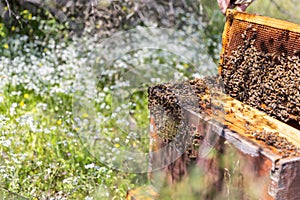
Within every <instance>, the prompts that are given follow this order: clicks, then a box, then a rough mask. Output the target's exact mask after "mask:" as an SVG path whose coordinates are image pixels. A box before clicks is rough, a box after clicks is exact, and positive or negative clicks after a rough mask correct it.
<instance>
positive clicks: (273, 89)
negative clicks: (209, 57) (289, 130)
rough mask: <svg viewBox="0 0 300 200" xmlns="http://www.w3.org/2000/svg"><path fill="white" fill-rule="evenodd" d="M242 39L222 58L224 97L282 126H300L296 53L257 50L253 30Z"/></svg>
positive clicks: (299, 69)
mask: <svg viewBox="0 0 300 200" xmlns="http://www.w3.org/2000/svg"><path fill="white" fill-rule="evenodd" d="M241 37H242V39H243V45H240V46H238V47H237V48H236V49H235V50H233V51H232V52H231V54H230V55H227V56H224V62H223V63H222V64H221V67H222V71H221V76H222V78H223V81H224V86H225V91H226V93H227V94H229V95H230V96H232V97H233V98H236V99H237V100H239V101H241V102H244V103H246V104H248V105H251V106H253V107H255V108H258V109H260V110H263V111H265V112H266V113H268V114H269V115H271V116H273V117H275V118H277V119H280V120H282V121H284V122H292V121H294V122H295V121H296V122H297V123H300V117H299V116H300V59H299V53H297V52H296V51H295V52H294V55H293V56H286V52H285V51H282V52H281V53H278V52H277V53H276V54H275V53H269V52H268V51H267V50H266V48H263V47H261V50H260V51H259V50H257V48H256V47H255V42H256V39H257V31H256V29H255V28H249V29H246V30H245V31H244V32H243V33H242V35H241Z"/></svg>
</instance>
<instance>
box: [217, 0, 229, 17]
mask: <svg viewBox="0 0 300 200" xmlns="http://www.w3.org/2000/svg"><path fill="white" fill-rule="evenodd" d="M218 4H219V7H220V10H221V12H222V13H223V14H224V15H225V13H226V10H227V8H228V7H229V4H230V0H218Z"/></svg>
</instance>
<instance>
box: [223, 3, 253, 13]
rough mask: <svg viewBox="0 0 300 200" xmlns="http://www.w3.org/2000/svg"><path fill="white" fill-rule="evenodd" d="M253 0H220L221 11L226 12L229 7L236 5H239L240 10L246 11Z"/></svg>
mask: <svg viewBox="0 0 300 200" xmlns="http://www.w3.org/2000/svg"><path fill="white" fill-rule="evenodd" d="M253 1H254V0H218V4H219V7H220V10H221V12H222V13H223V14H225V13H226V10H227V9H233V8H235V7H237V10H238V11H245V10H246V8H247V7H248V6H249V5H250V4H251V3H252V2H253Z"/></svg>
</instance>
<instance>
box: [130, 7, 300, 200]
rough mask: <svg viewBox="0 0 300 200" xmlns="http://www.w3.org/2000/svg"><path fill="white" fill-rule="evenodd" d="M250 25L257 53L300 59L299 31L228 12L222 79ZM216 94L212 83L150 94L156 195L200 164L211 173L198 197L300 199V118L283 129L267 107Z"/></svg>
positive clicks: (293, 117) (164, 88) (190, 83)
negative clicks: (299, 51) (255, 33)
mask: <svg viewBox="0 0 300 200" xmlns="http://www.w3.org/2000/svg"><path fill="white" fill-rule="evenodd" d="M249 27H250V28H251V29H252V30H255V32H257V33H258V36H256V37H257V38H258V39H257V41H256V42H255V43H254V46H255V47H256V49H257V50H258V51H262V52H263V53H272V54H280V55H283V56H293V55H297V53H298V50H300V39H299V38H300V36H299V33H300V27H299V26H298V25H295V24H292V23H288V22H285V21H281V20H276V19H271V18H266V17H262V16H257V15H251V14H246V13H239V12H236V11H228V13H227V20H226V24H225V29H224V33H223V44H222V45H223V49H222V52H221V60H220V67H219V74H220V75H222V70H223V68H225V64H226V56H231V55H232V52H233V51H235V50H236V49H235V48H237V47H238V46H240V45H241V44H243V40H242V39H241V38H239V37H238V35H242V34H244V30H245V29H249ZM274 31H275V33H276V34H275V35H274V34H273V33H274ZM233 38H234V39H233ZM270 39H272V41H271V40H270ZM265 41H268V43H266V42H265ZM274 41H277V42H274ZM223 78H224V77H223ZM215 80H216V82H217V83H218V84H215V85H220V83H219V79H218V78H216V79H215ZM198 83H199V84H198ZM224 84H225V91H226V92H228V91H227V90H228V87H227V85H226V83H224ZM299 84H300V83H299ZM299 86H300V85H299ZM226 87H227V88H226ZM216 88H217V89H215V86H214V84H211V81H210V79H205V80H192V81H188V82H182V83H166V84H161V85H157V86H154V87H151V88H149V92H148V93H149V109H150V115H151V117H150V119H151V128H150V137H151V144H150V146H151V147H150V152H151V154H150V155H151V156H150V163H149V178H150V180H151V181H152V184H153V185H154V187H156V191H158V193H159V189H160V188H159V187H160V186H158V185H160V183H159V182H160V181H161V180H165V181H166V182H167V183H168V185H174V184H175V183H178V182H180V181H181V180H182V179H184V178H189V176H190V167H191V166H197V167H198V168H199V169H201V171H202V172H203V174H205V175H204V179H203V185H204V186H205V187H204V191H202V193H201V194H200V196H199V199H220V197H221V198H222V199H273V200H275V199H276V200H279V199H280V200H281V199H287V200H293V199H300V151H299V150H298V148H299V147H300V131H299V130H298V129H297V128H294V127H299V126H297V123H298V122H299V118H297V115H295V114H294V113H290V114H289V115H288V116H289V119H288V120H286V121H287V123H284V122H282V121H279V120H278V119H280V117H278V116H276V115H274V114H273V112H271V111H269V110H268V109H267V108H268V105H265V104H264V102H263V103H260V104H255V105H251V106H249V105H247V104H245V103H243V102H241V101H239V100H237V96H236V95H232V94H231V93H230V91H229V94H230V95H232V96H234V97H235V98H233V97H231V96H230V95H226V94H224V93H223V91H222V90H221V89H220V88H219V86H216ZM229 89H230V88H229ZM189 95H190V96H189ZM297 103H299V105H300V102H297ZM297 105H298V104H297ZM266 112H267V113H268V112H269V114H271V115H272V116H273V117H271V116H270V115H268V114H266ZM276 117H277V118H278V119H275V118H276ZM281 120H282V119H281ZM295 122H296V126H294V127H292V126H290V125H289V124H295ZM157 177H159V178H157ZM162 177H163V178H162ZM201 195H203V196H201ZM156 198H158V199H159V197H156ZM128 199H131V197H130V196H128ZM134 199H139V198H138V195H137V196H135V197H134Z"/></svg>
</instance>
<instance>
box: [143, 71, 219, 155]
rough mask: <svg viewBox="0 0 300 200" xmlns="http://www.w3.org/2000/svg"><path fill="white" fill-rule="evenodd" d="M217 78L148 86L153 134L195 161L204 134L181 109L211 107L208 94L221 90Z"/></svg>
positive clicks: (199, 110) (199, 109)
mask: <svg viewBox="0 0 300 200" xmlns="http://www.w3.org/2000/svg"><path fill="white" fill-rule="evenodd" d="M218 80H219V79H218V78H216V77H207V78H204V79H194V80H191V81H183V82H168V83H164V84H159V85H155V86H153V87H150V88H149V89H148V99H149V100H148V107H149V110H150V113H151V115H153V118H154V121H155V124H156V133H157V134H158V136H159V137H160V138H162V139H163V140H164V143H165V144H171V145H174V146H175V148H176V149H177V150H179V151H180V152H182V153H186V155H187V156H188V158H190V160H195V159H196V155H197V152H198V151H197V149H199V146H200V143H201V140H202V139H203V138H204V137H205V135H200V133H199V132H198V131H197V130H196V127H195V126H193V125H190V124H189V123H188V121H187V120H188V119H186V118H185V117H184V109H187V110H190V111H194V112H196V113H200V112H202V111H203V110H204V109H209V108H211V107H212V102H211V101H212V100H211V96H212V95H214V94H215V93H217V92H216V91H221V87H219V85H220V84H219V82H218ZM201 134H202V133H201Z"/></svg>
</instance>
